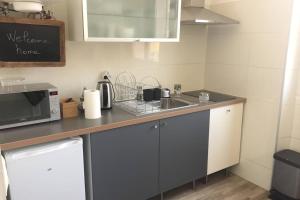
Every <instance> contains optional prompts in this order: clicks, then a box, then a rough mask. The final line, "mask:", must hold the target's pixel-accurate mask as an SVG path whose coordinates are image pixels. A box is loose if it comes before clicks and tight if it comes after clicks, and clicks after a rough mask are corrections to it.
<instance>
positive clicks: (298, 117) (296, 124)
mask: <svg viewBox="0 0 300 200" xmlns="http://www.w3.org/2000/svg"><path fill="white" fill-rule="evenodd" d="M292 137H293V138H297V139H300V105H296V106H295V110H294V117H293V129H292Z"/></svg>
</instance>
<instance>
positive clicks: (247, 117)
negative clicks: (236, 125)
mask: <svg viewBox="0 0 300 200" xmlns="http://www.w3.org/2000/svg"><path fill="white" fill-rule="evenodd" d="M278 104H279V102H270V101H264V100H260V99H248V100H247V104H246V106H245V114H244V127H243V139H242V152H243V158H244V159H247V160H249V161H252V162H255V163H256V164H259V165H262V166H264V167H265V168H268V169H270V170H271V169H272V155H273V153H274V150H275V145H276V132H277V123H278V112H279V111H278V108H279V106H278Z"/></svg>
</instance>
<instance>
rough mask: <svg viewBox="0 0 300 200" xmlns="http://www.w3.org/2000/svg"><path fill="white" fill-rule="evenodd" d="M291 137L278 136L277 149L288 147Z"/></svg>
mask: <svg viewBox="0 0 300 200" xmlns="http://www.w3.org/2000/svg"><path fill="white" fill-rule="evenodd" d="M290 143H291V138H279V140H278V144H277V151H281V150H285V149H290Z"/></svg>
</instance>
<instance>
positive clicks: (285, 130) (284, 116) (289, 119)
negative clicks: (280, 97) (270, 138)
mask: <svg viewBox="0 0 300 200" xmlns="http://www.w3.org/2000/svg"><path fill="white" fill-rule="evenodd" d="M294 109H295V105H294V104H284V105H282V108H281V117H280V126H279V133H278V137H279V139H280V138H289V137H291V135H292V130H293V121H294Z"/></svg>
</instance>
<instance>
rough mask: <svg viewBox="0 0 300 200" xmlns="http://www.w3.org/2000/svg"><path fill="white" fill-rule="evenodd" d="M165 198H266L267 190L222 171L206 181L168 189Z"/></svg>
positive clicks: (172, 199) (231, 199)
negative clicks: (194, 186) (193, 187)
mask: <svg viewBox="0 0 300 200" xmlns="http://www.w3.org/2000/svg"><path fill="white" fill-rule="evenodd" d="M164 199H165V200H267V199H268V192H267V191H265V190H264V189H262V188H260V187H258V186H256V185H254V184H252V183H249V182H248V181H246V180H244V179H241V178H240V177H238V176H235V175H229V176H225V175H224V174H223V173H219V174H214V175H212V176H211V177H209V181H208V183H207V184H206V185H205V184H202V183H201V182H200V183H197V186H196V188H195V190H193V189H192V184H187V185H185V186H183V187H181V188H178V189H175V190H173V191H170V192H168V193H166V194H165V195H164Z"/></svg>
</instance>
